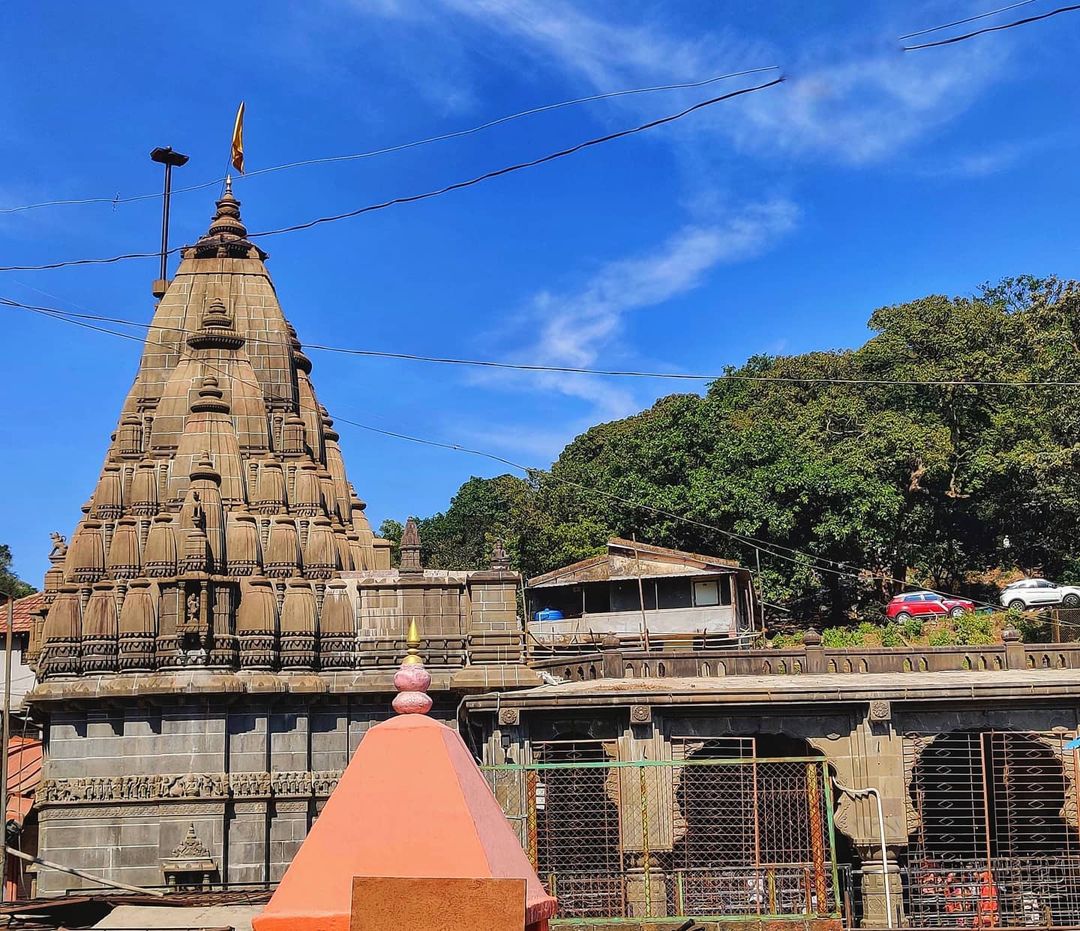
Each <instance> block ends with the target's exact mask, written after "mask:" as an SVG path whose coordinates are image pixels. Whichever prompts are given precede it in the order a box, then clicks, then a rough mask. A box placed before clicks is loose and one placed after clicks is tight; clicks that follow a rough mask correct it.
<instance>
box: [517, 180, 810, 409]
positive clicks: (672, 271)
mask: <svg viewBox="0 0 1080 931" xmlns="http://www.w3.org/2000/svg"><path fill="white" fill-rule="evenodd" d="M797 218H798V211H797V209H796V207H795V205H794V204H792V203H791V202H790V201H786V200H772V201H768V202H766V203H762V204H757V205H753V206H750V207H747V208H745V209H743V210H741V211H738V212H733V213H732V214H731V215H730V216H728V217H727V218H725V219H723V220H719V221H717V222H714V223H712V224H708V225H705V224H695V225H688V226H684V227H683V228H682V229H680V230H679V231H678V232H676V233H675V234H674V235H672V236H670V237H669V238H668V239H667V240H666V241H665V242H663V243H661V244H659V245H658V246H657V248H656V249H654V250H652V251H651V252H649V253H646V254H643V255H636V256H632V257H628V258H621V259H616V260H614V261H611V262H609V263H607V264H606V265H604V266H603V267H602V268H600V269H599V270H598V271H597V272H596V273H595V274H594V275H592V276H591V277H590V278H589V280H588V281H586V282H585V283H584V284H583V285H582V286H581V287H579V288H577V289H574V290H571V291H567V292H563V293H558V292H554V291H542V292H540V293H538V294H536V295H535V296H534V297H533V298H532V299H531V300H530V302H529V307H528V312H527V313H526V315H525V318H524V319H525V320H526V321H527V325H528V328H529V329H530V330H532V331H535V332H537V336H536V337H535V339H533V340H532V341H530V342H529V343H528V344H527V345H526V346H525V347H524V348H522V349H520V350H519V351H518V352H517V356H518V357H519V358H521V359H523V360H528V361H530V362H536V363H540V364H543V365H564V366H571V367H574V368H590V367H595V366H596V363H597V361H598V360H599V359H600V358H601V357H602V356H607V355H609V354H610V353H611V352H612V350H613V349H617V347H618V343H619V340H620V338H621V336H622V335H623V332H624V328H625V324H626V320H627V317H628V315H630V314H632V313H633V312H635V311H641V310H646V309H652V308H656V307H660V306H662V305H663V304H665V303H666V302H668V301H671V300H673V299H675V298H678V297H680V296H682V295H685V294H687V293H689V292H691V291H693V290H694V289H696V288H697V287H699V286H700V285H701V284H702V283H703V282H704V281H705V279H706V277H707V275H708V273H709V272H710V271H712V270H713V269H714V268H716V267H717V266H718V265H721V264H725V263H731V262H738V261H741V260H744V259H748V258H751V257H753V256H755V255H757V254H759V253H761V252H762V251H764V250H765V249H767V248H768V247H769V246H771V245H772V244H773V243H774V242H775V241H776V240H777V239H779V238H780V237H782V236H784V235H785V234H786V233H788V232H789V231H790V230H791V229H792V228H793V227H794V226H795V223H796V222H797ZM498 377H500V378H501V379H503V380H504V381H507V380H508V381H509V382H510V383H512V384H514V385H516V386H517V387H519V388H522V389H525V390H544V391H556V392H558V393H560V394H563V395H567V396H569V397H574V398H578V399H581V400H584V401H587V402H588V403H589V404H590V407H591V409H590V411H589V416H590V417H591V418H592V419H593V420H594V421H595V420H596V419H603V420H610V419H613V418H616V417H622V416H625V415H626V414H628V413H630V412H632V411H634V410H636V409H638V407H639V406H640V400H639V399H638V398H637V397H636V396H635V395H634V393H633V391H632V390H630V389H629V388H627V387H626V386H625V385H624V384H619V383H616V382H614V381H613V380H612V379H609V378H603V377H596V376H589V375H576V374H560V373H539V374H533V373H513V374H506V373H503V374H501V375H500V376H498Z"/></svg>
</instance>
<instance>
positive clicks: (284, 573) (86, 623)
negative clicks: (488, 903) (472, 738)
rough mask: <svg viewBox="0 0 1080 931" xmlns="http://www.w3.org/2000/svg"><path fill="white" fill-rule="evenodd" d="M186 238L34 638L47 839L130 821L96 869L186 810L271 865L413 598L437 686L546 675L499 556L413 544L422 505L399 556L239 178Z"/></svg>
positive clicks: (133, 867) (365, 707) (229, 846)
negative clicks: (465, 560)
mask: <svg viewBox="0 0 1080 931" xmlns="http://www.w3.org/2000/svg"><path fill="white" fill-rule="evenodd" d="M181 256H182V258H181V262H180V266H179V268H178V269H177V271H176V276H175V279H174V280H173V281H172V282H171V283H170V285H169V286H168V288H167V290H166V292H165V294H164V296H163V297H162V298H161V301H160V303H159V304H158V305H157V307H156V309H155V311H154V318H153V322H152V325H151V327H150V328H149V330H148V333H149V335H148V338H147V342H146V345H145V347H144V351H143V356H142V359H141V361H140V363H139V369H138V372H137V373H136V376H135V379H134V383H133V385H132V388H131V390H130V392H129V393H128V396H127V398H126V399H125V401H124V403H123V407H122V410H121V411H120V415H119V418H118V424H117V427H116V431H115V433H114V435H113V436H112V438H111V442H110V443H109V445H108V450H107V453H106V456H105V461H104V463H103V464H102V468H101V472H100V474H99V476H98V480H97V484H96V486H95V488H94V490H93V494H92V495H91V498H90V500H89V501H88V502H87V503H86V505H85V506H84V507H83V508H82V512H81V514H80V513H78V512H76V513H75V515H74V516H75V517H77V518H78V522H77V525H76V527H75V529H74V532H73V533H72V534H71V537H70V545H69V544H68V542H67V541H66V540H65V539H64V538H63V537H62V536H60V535H59V534H54V535H53V537H52V547H51V552H50V557H49V562H50V568H49V570H48V572H47V573H46V575H45V584H44V586H43V588H44V591H43V597H42V602H43V608H44V613H43V614H42V615H41V616H40V617H39V618H38V620H37V621H36V622H35V623H34V625H33V626H32V627H31V642H30V644H29V649H28V651H27V657H28V660H29V661H30V662H31V663H32V664H33V666H34V669H35V671H36V672H37V675H38V680H39V681H38V683H37V685H36V687H35V688H34V690H33V691H32V692H31V693H30V694H29V696H28V697H27V701H28V703H29V705H30V707H31V708H32V710H33V713H34V715H35V716H36V717H37V718H38V719H40V720H43V721H44V722H45V723H44V727H45V729H46V736H47V745H48V748H49V749H48V752H47V756H46V760H45V763H44V769H43V777H44V782H43V784H42V787H41V790H40V793H39V795H38V805H39V810H40V814H41V818H42V822H41V823H42V830H41V834H40V841H39V844H40V846H39V852H40V853H41V854H42V855H43V856H45V857H49V856H50V854H52V855H54V859H56V860H57V861H58V862H63V863H65V864H70V865H72V866H74V867H76V868H79V867H83V868H85V869H88V870H93V869H96V868H97V867H96V866H95V862H96V861H95V860H94V851H95V849H96V848H99V847H101V846H105V845H114V844H116V843H118V842H119V843H121V844H127V843H128V842H127V841H126V840H121V841H117V839H116V838H117V837H118V836H119V837H121V838H125V837H126V836H127V835H126V834H125V832H131V833H132V835H133V836H135V837H136V838H137V839H136V840H135V841H133V842H132V845H131V847H130V849H129V851H128V852H127V853H126V854H125V857H124V861H123V863H122V864H121V863H119V862H117V864H115V865H113V866H110V867H109V870H108V871H107V878H112V879H117V880H121V881H125V880H127V881H132V882H135V883H136V884H146V883H150V884H156V883H157V882H160V875H157V876H154V877H152V876H150V875H149V874H148V873H146V872H143V871H146V870H152V871H153V872H154V873H155V874H158V872H159V870H160V868H161V863H160V862H159V858H160V857H161V856H165V858H166V859H168V857H167V854H168V852H169V851H170V850H171V849H172V847H173V846H175V844H176V840H177V839H178V838H177V835H176V833H175V824H172V823H170V822H169V819H175V818H177V817H181V816H184V817H186V816H189V815H190V816H191V817H193V818H196V822H195V829H196V830H197V833H198V837H199V839H200V841H201V842H202V843H204V844H205V845H206V847H207V848H208V849H209V850H210V851H211V852H212V855H213V859H214V861H215V862H216V863H217V864H220V868H221V869H222V871H223V872H224V873H226V874H228V875H225V876H222V877H221V878H222V880H223V881H225V880H227V881H236V882H249V881H253V882H266V881H270V880H271V879H273V878H274V874H275V872H277V871H278V870H279V869H280V868H281V867H282V864H283V863H285V862H287V861H288V857H289V856H290V850H291V849H292V848H291V847H290V845H291V844H293V843H296V844H298V843H299V840H300V838H302V837H303V834H304V832H305V831H306V830H307V828H308V827H309V818H310V817H313V814H311V813H313V812H314V811H315V809H316V804H315V803H316V802H317V801H319V800H323V799H325V797H326V796H327V795H328V794H329V792H330V791H331V790H332V788H333V786H334V785H335V784H336V781H337V778H338V775H339V773H338V772H337V771H336V770H335V769H334V767H339V766H344V765H345V763H346V762H347V760H348V756H349V753H350V751H351V750H354V749H355V746H356V743H355V741H356V739H358V736H359V734H360V733H362V732H363V729H364V728H365V727H366V726H367V725H368V723H369V722H370V720H373V719H377V715H379V714H382V713H384V712H385V709H386V705H387V701H388V698H387V696H388V695H389V693H390V692H391V691H392V690H393V684H392V678H393V671H394V670H395V669H396V667H397V665H398V664H399V663H400V662H401V659H402V657H403V656H404V655H405V653H406V647H407V644H406V642H405V632H406V630H407V629H408V627H409V623H410V621H414V620H415V621H417V622H418V623H419V625H420V627H421V629H423V631H424V640H423V641H422V642H421V643H420V644H419V645H418V647H417V649H418V651H419V652H420V654H422V658H423V660H424V663H425V664H426V666H427V667H428V668H429V669H430V670H431V673H432V678H433V683H432V688H431V691H432V693H433V696H434V700H435V701H436V702H437V704H439V705H440V707H441V708H452V707H453V706H454V705H456V704H457V702H458V701H459V700H460V698H461V696H462V695H463V694H464V693H465V692H466V691H472V690H476V689H483V690H489V689H493V688H496V689H497V688H500V687H503V686H504V685H529V684H538V682H539V680H538V678H537V677H536V676H535V675H534V674H532V673H531V672H530V671H529V670H527V669H526V668H525V667H524V664H523V661H522V653H523V643H524V632H523V629H522V623H521V620H520V619H519V617H518V616H517V611H516V600H515V598H516V592H517V589H518V585H519V583H520V578H519V577H518V576H517V575H516V574H515V573H513V572H510V571H508V567H507V565H506V561H505V559H504V558H503V557H501V556H498V557H497V558H496V560H495V564H493V565H492V566H491V567H490V568H488V569H482V570H479V571H469V572H466V571H454V572H448V571H434V570H430V569H425V568H424V566H423V562H422V559H421V548H420V540H419V535H418V534H417V532H416V526H415V523H414V524H413V525H412V527H411V528H410V531H409V533H408V535H407V538H406V539H404V540H403V555H402V560H401V562H402V566H401V569H400V570H399V569H395V568H392V567H391V564H390V543H389V542H388V541H386V540H381V539H378V538H377V537H376V536H375V534H374V533H373V532H372V529H371V526H370V523H369V521H368V519H367V516H366V513H365V510H366V505H365V504H364V502H363V501H362V500H361V499H360V497H359V496H358V495H357V493H356V491H355V489H354V488H353V486H352V484H351V483H350V482H349V477H348V473H347V471H346V467H345V459H344V456H343V454H342V451H341V447H340V438H339V435H338V433H337V431H336V430H335V429H334V423H333V420H332V419H331V418H330V415H329V414H328V412H327V410H326V408H324V407H323V406H322V405H321V404H320V402H319V399H318V397H317V396H316V393H315V388H314V386H313V383H312V379H311V372H312V363H311V360H310V359H309V358H308V357H307V355H305V353H304V351H303V348H302V346H301V343H300V340H299V338H298V337H297V335H296V331H295V330H294V329H293V327H292V326H291V325H290V324H289V322H288V321H287V320H286V318H285V315H284V313H283V312H282V309H281V306H280V304H279V302H278V298H277V294H276V292H275V289H274V285H273V283H272V282H271V280H270V277H269V273H268V271H267V268H266V265H265V264H264V260H265V259H266V254H265V253H264V252H263V251H262V250H261V249H260V248H259V247H258V246H257V245H255V244H254V243H253V242H252V240H251V239H250V238H249V237H248V235H247V230H246V228H245V226H244V223H243V220H242V219H241V216H240V204H239V202H238V201H237V199H236V198H235V197H234V196H233V194H232V192H231V191H229V190H226V191H225V192H224V193H223V195H222V196H221V198H220V199H219V200H218V201H217V206H216V211H215V213H214V217H213V220H212V222H211V224H210V228H209V230H208V231H207V233H206V234H205V235H204V236H202V237H201V238H200V239H199V240H198V241H197V242H196V243H195V244H194V245H193V246H188V247H185V248H184V249H182V250H181ZM474 667H475V668H474ZM451 693H453V694H451ZM163 721H165V723H164V724H163ZM155 722H156V723H155ZM290 722H292V723H290ZM296 722H300V723H296ZM211 725H213V727H212V726H211ZM215 727H216V728H217V729H216V730H215V729H214V728H215ZM319 728H329V731H325V730H324V731H320V730H319ZM305 766H308V767H316V769H315V770H313V771H312V770H305V771H301V770H303V769H304V767H305ZM185 767H186V768H190V769H191V770H193V772H178V771H179V770H182V769H184V768H185ZM155 769H156V770H165V771H170V770H171V771H172V772H173V773H176V774H175V775H147V773H148V771H152V770H155ZM217 770H221V771H217ZM250 770H255V772H250ZM245 806H248V807H245ZM250 806H255V808H256V809H259V811H258V812H255V811H252V810H249V808H250ZM61 824H62V827H60V826H57V825H61ZM75 827H78V828H79V830H78V831H75V830H72V829H73V828H75ZM184 827H185V828H186V824H185V825H184ZM110 831H111V832H112V833H109V832H110ZM117 832H119V834H117ZM75 841H78V843H76V842H75ZM230 851H231V852H230ZM39 882H40V884H41V885H40V887H39V890H40V891H41V892H42V893H44V894H48V893H50V892H53V891H60V890H62V889H64V888H66V885H65V883H67V882H68V879H67V878H64V877H61V876H60V875H59V874H54V875H47V874H43V875H42V877H40V878H39Z"/></svg>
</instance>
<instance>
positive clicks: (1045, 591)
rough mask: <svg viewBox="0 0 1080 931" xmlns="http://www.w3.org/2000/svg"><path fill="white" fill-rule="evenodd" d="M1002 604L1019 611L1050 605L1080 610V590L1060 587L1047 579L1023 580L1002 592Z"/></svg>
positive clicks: (1070, 586) (1073, 587)
mask: <svg viewBox="0 0 1080 931" xmlns="http://www.w3.org/2000/svg"><path fill="white" fill-rule="evenodd" d="M1001 603H1002V604H1003V605H1004V606H1005V607H1006V608H1014V609H1016V610H1018V611H1026V610H1027V609H1028V608H1041V607H1045V606H1049V605H1061V606H1062V607H1063V608H1080V588H1077V587H1075V586H1072V585H1058V584H1057V583H1055V582H1048V581H1046V579H1021V580H1020V581H1019V582H1013V583H1012V585H1009V586H1006V587H1005V588H1004V589H1003V590H1002V592H1001Z"/></svg>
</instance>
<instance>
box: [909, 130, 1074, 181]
mask: <svg viewBox="0 0 1080 931" xmlns="http://www.w3.org/2000/svg"><path fill="white" fill-rule="evenodd" d="M1061 138H1062V136H1061V134H1060V133H1048V134H1047V135H1045V136H1040V137H1038V138H1032V139H1023V140H1020V141H1007V142H1000V143H990V144H988V145H986V146H984V147H983V148H981V149H979V150H978V151H968V152H961V153H960V154H958V155H957V154H952V153H948V154H946V155H944V156H939V157H937V158H935V159H934V160H933V161H932V162H928V163H920V165H919V167H918V168H917V169H916V171H917V173H918V174H920V175H923V176H924V177H940V178H988V177H990V176H991V175H996V174H999V173H1000V172H1003V171H1008V170H1009V169H1010V168H1013V167H1014V166H1016V165H1018V164H1020V163H1021V162H1022V161H1024V160H1025V159H1027V158H1028V157H1030V156H1032V155H1034V154H1036V153H1037V152H1041V151H1044V150H1045V149H1047V148H1050V147H1051V146H1052V145H1054V144H1055V143H1057V142H1059V141H1060V140H1061Z"/></svg>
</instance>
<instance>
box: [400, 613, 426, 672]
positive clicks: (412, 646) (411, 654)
mask: <svg viewBox="0 0 1080 931" xmlns="http://www.w3.org/2000/svg"><path fill="white" fill-rule="evenodd" d="M405 645H406V646H407V647H408V649H407V650H406V651H405V652H406V656H405V659H404V661H403V662H402V665H403V666H416V665H417V664H421V663H423V662H424V661H423V659H421V658H420V630H419V628H418V627H417V626H416V619H415V618H414V619H413V620H411V621H409V632H408V634H406V635H405Z"/></svg>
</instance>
